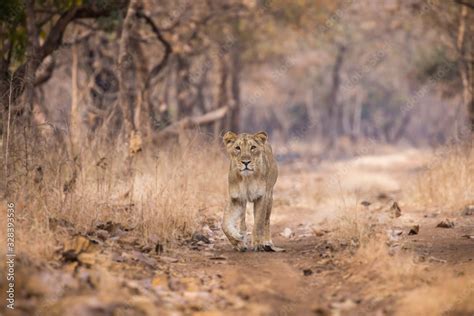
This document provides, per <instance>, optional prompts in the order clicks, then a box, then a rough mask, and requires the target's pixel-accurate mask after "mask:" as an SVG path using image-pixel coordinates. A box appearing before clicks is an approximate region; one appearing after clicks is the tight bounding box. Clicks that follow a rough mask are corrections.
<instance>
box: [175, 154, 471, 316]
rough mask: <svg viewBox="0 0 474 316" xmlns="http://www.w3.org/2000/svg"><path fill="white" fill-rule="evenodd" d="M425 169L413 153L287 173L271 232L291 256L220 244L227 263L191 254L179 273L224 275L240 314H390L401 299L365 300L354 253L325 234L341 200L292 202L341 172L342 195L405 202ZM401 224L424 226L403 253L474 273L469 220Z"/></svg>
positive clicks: (408, 219) (409, 218) (412, 218)
mask: <svg viewBox="0 0 474 316" xmlns="http://www.w3.org/2000/svg"><path fill="white" fill-rule="evenodd" d="M421 162H422V161H421V159H420V157H419V154H418V153H416V152H411V151H409V152H406V153H402V154H394V155H385V156H371V157H362V158H360V159H357V160H354V161H349V162H341V163H338V164H333V165H328V166H323V167H322V168H321V169H320V170H317V171H313V172H309V171H308V170H300V171H295V170H293V169H292V168H291V166H290V167H284V168H282V169H283V170H282V172H281V176H280V179H279V185H278V186H277V188H276V193H275V196H276V197H277V198H276V207H275V209H274V215H273V224H272V227H273V239H274V242H275V243H276V244H277V245H278V246H281V247H284V248H285V249H286V250H287V251H286V252H285V253H237V252H234V251H232V250H231V249H230V246H229V245H228V244H227V242H226V240H225V239H223V238H221V239H220V240H219V241H218V242H217V243H216V244H215V247H214V248H213V249H214V250H213V252H212V254H213V256H215V257H218V258H219V257H222V259H224V258H225V260H222V261H219V260H218V261H215V260H209V259H208V258H206V257H205V256H203V255H202V254H201V253H200V252H196V253H194V254H190V253H186V254H182V255H183V257H188V258H192V259H191V260H190V261H189V262H188V263H187V264H184V265H182V266H180V267H179V268H178V267H177V270H179V272H180V273H186V271H195V276H196V277H199V276H200V275H202V274H204V275H218V276H219V278H221V279H222V288H223V289H226V290H228V293H229V295H234V296H236V297H238V298H240V299H242V300H244V301H245V308H242V309H240V310H239V309H238V308H237V309H235V310H233V309H232V308H231V309H230V310H231V311H232V310H233V312H234V313H235V314H237V315H249V314H265V315H266V314H268V315H315V314H318V313H319V314H341V313H342V314H348V315H356V314H360V315H366V314H367V313H369V314H380V315H383V314H391V313H393V312H394V311H395V306H393V301H394V299H395V298H396V297H397V295H398V293H393V295H388V296H387V297H386V298H385V299H383V300H381V301H377V300H372V299H370V298H369V299H366V298H365V297H363V294H362V293H361V292H360V291H359V287H365V286H366V285H365V284H364V282H363V281H362V282H351V281H350V280H349V279H350V276H351V273H354V271H353V270H351V264H352V263H351V262H350V260H348V258H347V257H348V256H350V253H351V249H350V247H347V246H346V245H342V246H341V245H337V244H335V243H334V241H333V240H332V238H331V237H330V234H326V233H327V231H326V230H327V229H333V228H334V227H333V226H331V225H328V227H325V225H326V224H327V223H329V222H331V221H332V220H335V219H337V217H338V216H340V215H341V213H340V212H338V211H337V208H338V207H340V204H341V201H340V199H341V198H340V197H339V198H337V194H336V198H335V199H332V200H329V201H328V200H326V201H324V202H322V203H320V204H315V206H314V207H313V208H310V207H308V206H306V207H305V206H294V204H298V203H295V201H294V200H295V199H296V200H297V199H298V198H300V197H301V195H302V194H304V193H307V192H306V190H305V189H304V188H303V186H305V185H307V184H308V182H311V181H313V182H316V183H317V182H320V181H321V179H322V178H324V177H331V176H332V175H334V174H337V173H338V172H339V171H340V170H345V171H344V172H339V175H338V176H341V177H344V179H346V180H347V181H345V182H344V183H343V184H342V186H344V187H343V188H340V190H342V191H343V192H342V193H341V194H344V193H347V192H352V191H357V192H358V194H360V197H359V198H360V199H361V200H365V199H372V198H373V197H374V196H375V195H380V194H381V193H384V194H389V195H391V196H393V197H399V196H400V193H401V189H402V187H403V183H402V181H405V180H406V179H407V177H409V176H410V174H411V173H413V172H414V170H416V169H417V168H418V167H419V166H420V164H421ZM310 187H312V188H317V186H314V185H311V186H310ZM315 194H317V192H316V193H315ZM303 204H304V203H303ZM249 215H250V211H249ZM248 218H249V217H248ZM402 218H403V219H401V220H400V221H399V224H400V225H407V224H408V225H410V223H417V224H419V225H421V233H420V234H419V235H418V236H414V237H411V238H410V239H408V240H406V242H405V244H404V248H405V249H412V250H414V251H415V253H416V254H417V255H419V256H420V257H421V258H428V259H429V260H431V261H435V262H436V263H445V262H449V263H452V264H457V265H458V266H459V267H460V269H461V270H463V271H464V270H468V271H469V269H470V268H472V267H474V265H473V260H474V242H472V240H468V239H462V238H461V236H462V235H466V234H472V233H473V232H474V221H473V220H472V218H465V219H464V223H462V224H461V225H458V226H457V227H455V228H454V229H446V230H440V229H437V228H434V227H435V226H436V223H437V222H439V218H436V217H433V218H425V217H423V214H419V213H404V214H403V216H402ZM285 229H287V230H288V229H289V230H288V231H290V230H291V232H292V234H294V236H293V235H292V236H291V237H290V238H285V237H283V236H281V235H280V232H283V231H284V230H285ZM315 233H316V235H317V236H316V235H315ZM428 259H427V260H428ZM472 271H474V270H472ZM473 297H474V293H473ZM234 307H235V306H234Z"/></svg>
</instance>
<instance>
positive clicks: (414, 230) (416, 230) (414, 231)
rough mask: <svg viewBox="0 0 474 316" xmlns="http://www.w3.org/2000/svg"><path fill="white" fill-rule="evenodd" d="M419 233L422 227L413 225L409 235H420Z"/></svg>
mask: <svg viewBox="0 0 474 316" xmlns="http://www.w3.org/2000/svg"><path fill="white" fill-rule="evenodd" d="M419 231H420V225H413V226H412V227H411V228H410V231H408V235H418V232H419Z"/></svg>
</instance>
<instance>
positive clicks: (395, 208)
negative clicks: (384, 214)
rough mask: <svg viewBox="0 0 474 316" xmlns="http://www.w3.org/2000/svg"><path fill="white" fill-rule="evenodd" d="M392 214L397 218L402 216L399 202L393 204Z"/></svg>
mask: <svg viewBox="0 0 474 316" xmlns="http://www.w3.org/2000/svg"><path fill="white" fill-rule="evenodd" d="M390 212H391V213H392V215H393V216H394V217H395V218H396V217H400V216H402V210H401V209H400V206H399V205H398V203H397V202H393V204H392V206H391V207H390Z"/></svg>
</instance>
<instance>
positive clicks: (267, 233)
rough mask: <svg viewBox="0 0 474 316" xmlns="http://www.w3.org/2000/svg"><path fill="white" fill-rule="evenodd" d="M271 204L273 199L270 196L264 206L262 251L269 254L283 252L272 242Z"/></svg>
mask: <svg viewBox="0 0 474 316" xmlns="http://www.w3.org/2000/svg"><path fill="white" fill-rule="evenodd" d="M272 204H273V197H272V196H271V195H270V198H269V200H268V202H267V205H266V206H267V209H266V212H265V226H264V238H263V250H264V251H270V252H282V251H285V249H283V248H279V247H276V246H274V245H273V242H272V234H271V230H270V216H271V214H272Z"/></svg>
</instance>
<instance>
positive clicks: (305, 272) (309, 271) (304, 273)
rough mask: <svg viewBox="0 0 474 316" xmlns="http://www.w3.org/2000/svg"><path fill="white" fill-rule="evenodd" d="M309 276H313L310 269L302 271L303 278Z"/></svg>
mask: <svg viewBox="0 0 474 316" xmlns="http://www.w3.org/2000/svg"><path fill="white" fill-rule="evenodd" d="M311 274H313V270H311V269H304V270H303V275H304V276H308V275H311Z"/></svg>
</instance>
